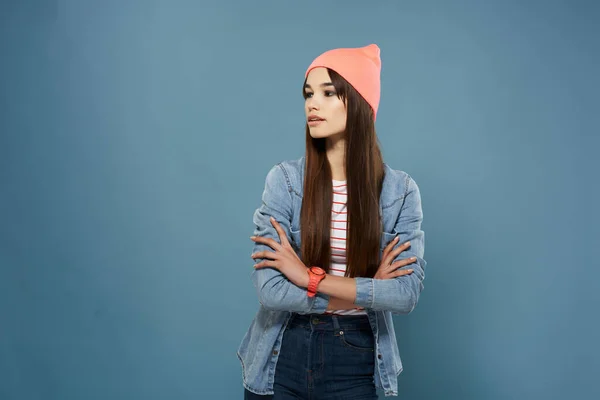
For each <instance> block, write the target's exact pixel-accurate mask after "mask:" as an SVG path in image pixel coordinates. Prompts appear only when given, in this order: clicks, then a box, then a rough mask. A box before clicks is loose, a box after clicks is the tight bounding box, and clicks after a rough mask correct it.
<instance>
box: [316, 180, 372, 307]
mask: <svg viewBox="0 0 600 400" xmlns="http://www.w3.org/2000/svg"><path fill="white" fill-rule="evenodd" d="M332 181H333V205H332V207H331V268H330V270H329V274H331V275H337V276H344V274H345V272H346V232H347V228H348V210H347V208H346V202H347V199H348V190H347V189H348V187H347V181H336V180H335V179H333V180H332ZM325 314H336V315H365V314H366V311H365V310H364V309H361V308H360V307H357V308H356V309H354V310H327V311H325Z"/></svg>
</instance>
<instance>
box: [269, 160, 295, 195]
mask: <svg viewBox="0 0 600 400" xmlns="http://www.w3.org/2000/svg"><path fill="white" fill-rule="evenodd" d="M303 171H304V157H300V158H298V159H291V160H282V161H279V162H277V163H276V164H275V165H273V166H272V167H271V169H270V170H269V172H268V173H267V178H266V185H267V186H269V187H270V188H272V189H275V188H279V189H281V190H287V191H289V192H299V190H301V188H302V185H299V183H298V182H301V180H302V174H303Z"/></svg>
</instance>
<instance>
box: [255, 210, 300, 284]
mask: <svg viewBox="0 0 600 400" xmlns="http://www.w3.org/2000/svg"><path fill="white" fill-rule="evenodd" d="M271 224H273V226H274V227H275V230H276V231H277V234H278V235H279V240H280V241H281V244H279V243H277V242H276V241H275V240H274V239H269V238H263V237H260V236H252V237H251V238H250V239H252V241H254V242H255V243H262V244H265V245H267V246H269V247H271V248H272V249H274V250H275V252H272V251H259V252H257V253H254V254H252V258H264V259H265V260H263V261H261V262H259V263H258V264H255V265H254V268H275V269H276V270H278V271H279V272H281V273H282V274H283V275H285V276H286V277H287V278H288V279H289V280H290V281H291V282H292V283H294V284H295V285H296V286H300V287H303V288H307V287H308V281H309V276H308V268H307V267H306V265H304V263H303V262H302V260H300V258H299V257H298V255H297V254H296V252H295V251H294V249H293V248H292V245H291V244H290V242H289V241H288V238H287V235H286V234H285V231H284V230H283V228H282V227H281V225H279V223H278V222H277V221H276V220H275V218H273V217H271Z"/></svg>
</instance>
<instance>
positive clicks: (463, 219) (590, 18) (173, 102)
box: [0, 0, 600, 400]
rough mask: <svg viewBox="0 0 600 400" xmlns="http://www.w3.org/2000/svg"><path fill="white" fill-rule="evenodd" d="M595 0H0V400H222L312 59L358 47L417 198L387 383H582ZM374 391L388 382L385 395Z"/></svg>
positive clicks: (396, 163) (549, 386)
mask: <svg viewBox="0 0 600 400" xmlns="http://www.w3.org/2000/svg"><path fill="white" fill-rule="evenodd" d="M599 18H600V7H599V6H598V3H597V2H593V1H521V2H519V1H495V2H490V1H453V2H449V1H444V0H438V1H396V2H392V1H375V2H371V3H370V4H368V3H367V2H365V1H325V2H310V1H302V2H300V1H298V2H291V1H285V2H282V1H269V2H267V1H258V2H246V1H225V2H223V1H221V2H217V1H214V2H198V1H192V0H189V1H116V0H112V1H102V2H92V1H75V0H71V1H67V0H63V1H59V0H55V1H32V0H29V1H23V0H22V1H3V2H2V3H1V6H0V46H1V47H0V50H1V53H0V56H1V59H0V377H1V379H0V399H2V400H16V399H19V400H21V399H23V400H33V399H44V400H51V399H60V400H72V399H73V400H74V399H90V400H92V399H239V398H241V397H242V385H241V366H240V365H239V362H238V359H237V357H236V355H235V352H236V350H237V346H238V345H239V342H240V341H241V339H242V336H243V334H244V333H245V331H246V329H247V328H248V325H249V324H250V321H251V320H252V317H253V315H254V313H255V312H256V310H257V307H258V300H257V297H256V294H255V292H254V288H253V286H252V283H251V281H250V273H251V269H252V260H251V259H250V253H251V249H252V243H251V241H250V239H249V235H250V234H251V233H252V230H253V224H252V213H253V212H254V210H255V209H256V208H257V207H258V206H259V205H260V196H261V193H262V190H263V185H264V179H265V176H266V173H267V172H268V170H269V169H270V168H271V167H272V166H273V165H274V164H275V163H276V162H278V161H281V160H285V159H294V158H298V157H300V156H302V155H303V152H304V129H303V126H304V114H303V109H302V107H303V99H302V97H301V84H302V80H303V76H304V75H303V74H304V71H305V68H306V67H307V66H308V64H309V63H310V62H311V61H312V59H313V58H314V57H316V56H317V55H318V54H320V53H321V52H323V51H325V50H328V49H330V48H334V47H358V46H364V45H367V44H369V43H372V42H374V43H377V44H378V45H379V46H380V47H381V51H382V53H381V57H382V62H383V70H382V99H381V106H380V109H379V115H378V120H377V130H378V135H379V138H380V142H381V144H382V148H383V153H384V157H385V161H386V162H387V163H388V164H390V165H391V166H392V167H393V168H395V169H402V170H405V171H407V172H408V173H409V174H411V175H412V176H413V177H414V178H415V180H416V181H417V183H418V184H419V186H420V189H421V194H422V198H423V210H424V215H425V219H424V224H423V227H424V230H425V232H426V246H425V249H426V250H425V258H426V259H427V260H428V269H427V271H426V276H427V277H426V280H425V290H424V292H423V295H422V297H421V301H420V304H419V306H418V307H417V309H416V310H415V311H414V313H413V314H411V315H409V316H407V317H398V318H397V320H396V328H397V332H398V338H399V345H400V350H401V354H402V358H403V362H404V366H405V371H404V372H403V373H402V374H401V377H400V380H399V386H400V388H399V389H400V394H401V398H403V399H442V398H443V399H448V400H451V399H461V400H462V399H542V398H543V399H547V400H549V399H565V398H569V399H592V398H600V386H599V383H598V376H599V374H600V354H599V353H600V351H599V347H600V345H599V344H598V339H599V338H600V318H599V316H600V312H599V311H598V306H599V305H600V290H598V288H599V283H598V282H600V280H599V279H600V272H599V267H600V266H599V263H598V259H599V257H598V256H599V254H598V245H599V244H600V240H599V238H600V232H599V228H598V226H599V225H598V223H599V222H600V221H599V218H598V210H597V209H598V204H599V203H600V195H599V193H600V189H599V185H598V181H599V180H598V177H597V173H598V172H599V170H600V168H599V165H598V161H597V153H598V150H599V147H600V146H599V145H600V140H599V138H598V136H599V133H600V129H599V128H600V118H599V114H600V113H599V111H600V107H599V102H598V93H599V91H600V85H599V78H598V71H599V70H600V62H599V61H600V46H599V44H600V41H599V38H600V27H599V25H598V20H599ZM381 397H383V396H381Z"/></svg>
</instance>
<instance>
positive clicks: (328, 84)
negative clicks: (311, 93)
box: [304, 82, 333, 89]
mask: <svg viewBox="0 0 600 400" xmlns="http://www.w3.org/2000/svg"><path fill="white" fill-rule="evenodd" d="M327 86H333V83H331V82H325V83H321V87H327ZM304 89H312V88H311V87H310V85H309V84H308V83H307V84H305V85H304Z"/></svg>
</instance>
